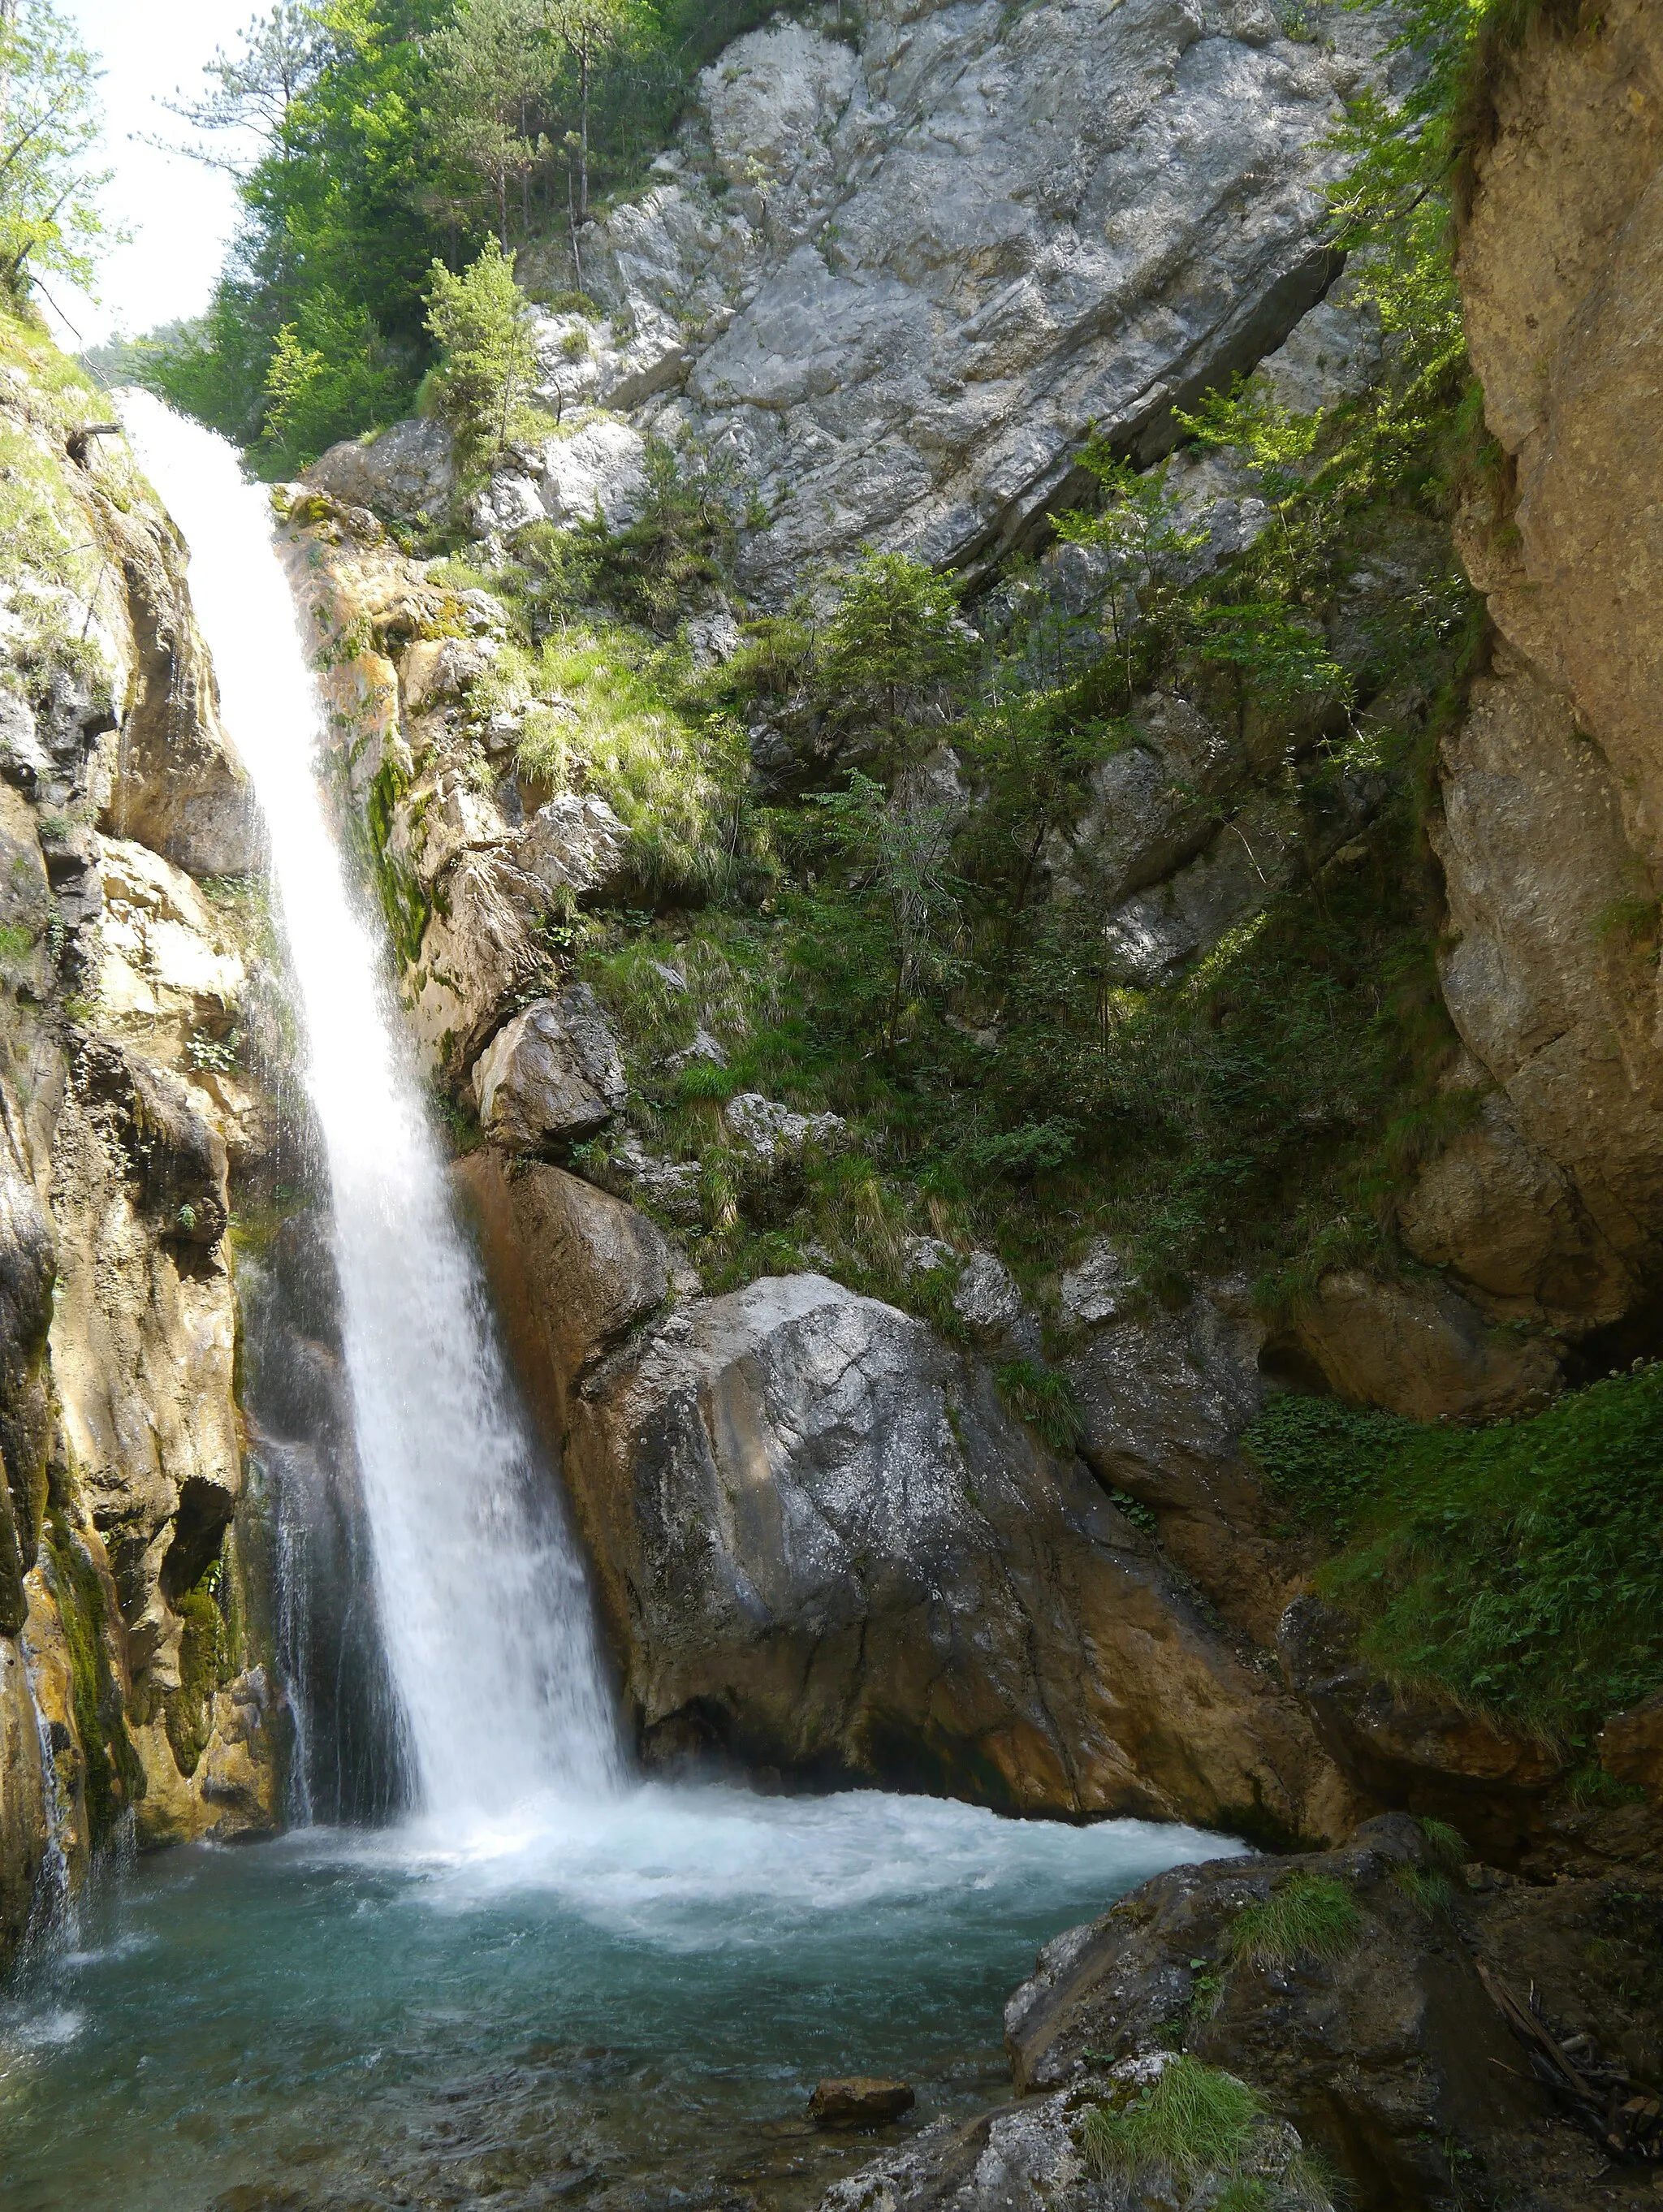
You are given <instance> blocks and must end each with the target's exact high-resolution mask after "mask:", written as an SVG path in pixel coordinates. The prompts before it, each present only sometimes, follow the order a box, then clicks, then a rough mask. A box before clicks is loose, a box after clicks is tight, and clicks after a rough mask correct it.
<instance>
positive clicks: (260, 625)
mask: <svg viewBox="0 0 1663 2212" xmlns="http://www.w3.org/2000/svg"><path fill="white" fill-rule="evenodd" d="M119 404H120V407H121V412H122V415H123V418H124V422H125V423H126V426H127V430H128V434H129V436H130V440H131V442H132V444H133V447H134V449H135V451H136V453H137V455H138V457H139V459H140V462H141V464H142V465H143V467H144V469H145V471H146V472H147V474H148V475H149V477H150V479H151V481H152V482H153V483H155V486H156V489H158V491H159V492H160V493H161V495H162V497H163V499H164V500H165V501H167V506H168V507H169V508H170V510H171V511H172V513H173V517H174V519H175V520H176V521H177V522H178V523H179V526H180V528H181V529H182V530H183V532H185V539H186V542H187V544H189V546H190V549H191V570H190V576H191V596H192V599H193V600H194V602H195V605H196V611H197V621H198V623H199V624H200V626H201V628H202V630H203V635H204V636H205V637H206V639H207V641H208V644H209V649H210V651H211V652H212V654H213V659H214V665H215V671H216V673H217V676H218V679H219V687H220V695H221V703H222V712H223V716H224V720H225V724H226V726H227V728H228V731H229V732H230V733H231V736H232V738H234V742H235V744H236V745H237V748H238V750H239V751H240V754H241V756H242V758H243V760H244V762H245V763H246V766H247V768H248V771H249V774H250V775H251V776H252V779H253V783H254V787H255V791H256V793H257V795H258V799H259V802H260V806H261V809H262V811H263V813H264V819H265V823H266V827H267V830H268V834H269V836H270V852H271V875H272V882H273V886H274V890H275V893H276V902H277V906H278V911H279V921H280V924H281V927H282V933H283V935H284V938H285V939H286V942H287V945H288V954H289V959H290V963H291V971H292V974H293V977H294V986H295V989H296V992H297V994H298V999H299V1011H300V1017H301V1022H302V1025H303V1030H304V1038H303V1044H302V1051H303V1054H304V1062H305V1065H304V1069H303V1073H304V1079H305V1081H306V1085H307V1091H308V1092H309V1095H310V1097H311V1099H312V1103H313V1108H314V1110H315V1112H316V1115H317V1120H318V1124H319V1129H320V1130H321V1133H322V1137H323V1142H324V1149H325V1158H326V1163H327V1167H328V1176H329V1185H330V1192H331V1201H332V1206H333V1235H334V1243H335V1258H336V1264H337V1271H338V1273H339V1278H340V1284H341V1295H342V1306H343V1332H342V1333H343V1346H344V1351H345V1357H346V1365H347V1371H348V1376H349V1383H350V1386H351V1394H352V1401H353V1419H354V1425H355V1433H356V1440H357V1446H358V1453H359V1458H360V1462H361V1479H362V1484H363V1492H364V1503H365V1510H366V1513H367V1520H368V1525H369V1531H370V1549H371V1553H372V1558H373V1576H374V1581H375V1585H376V1596H377V1600H378V1605H379V1615H380V1621H381V1627H382V1634H383V1638H384V1641H385V1647H386V1654H387V1660H388V1665H389V1668H390V1670H391V1677H392V1680H393V1684H394V1686H395V1689H396V1692H397V1696H398V1704H399V1707H400V1714H401V1723H402V1728H403V1731H404V1737H405V1743H404V1750H405V1753H406V1754H407V1758H408V1761H409V1764H410V1768H411V1771H412V1773H413V1775H414V1778H415V1781H416V1789H417V1792H418V1795H419V1798H420V1801H421V1805H422V1809H423V1810H424V1811H425V1812H427V1813H428V1814H430V1815H433V1816H435V1817H437V1818H439V1819H440V1820H445V1821H447V1822H449V1821H461V1822H464V1823H465V1822H468V1821H470V1820H476V1819H478V1818H481V1817H483V1818H486V1819H489V1818H490V1817H491V1816H493V1815H501V1814H504V1813H506V1812H507V1811H508V1810H509V1809H510V1808H512V1807H513V1806H515V1805H517V1804H519V1803H521V1802H525V1801H526V1800H527V1799H530V1798H532V1797H534V1796H542V1795H546V1794H548V1793H549V1792H555V1793H559V1794H560V1795H562V1796H568V1797H570V1796H588V1795H592V1794H593V1793H595V1792H597V1791H599V1790H606V1789H608V1788H610V1786H611V1785H613V1784H615V1783H616V1780H617V1778H618V1753H617V1748H616V1737H615V1734H614V1729H613V1726H612V1722H611V1718H610V1712H609V1709H608V1700H607V1697H606V1692H605V1688H604V1682H603V1679H602V1674H601V1670H600V1667H599V1663H598V1656H597V1650H596V1644H595V1638H594V1632H593V1626H592V1620H591V1616H590V1610H589V1603H588V1594H587V1590H586V1584H585V1581H584V1577H583V1571H582V1568H581V1565H580V1560H579V1558H578V1555H577V1553H576V1550H575V1547H574V1544H573V1541H572V1539H571V1536H570V1534H569V1533H568V1531H567V1528H566V1525H565V1522H564V1519H563V1516H562V1514H561V1507H560V1504H559V1502H558V1499H557V1497H556V1493H555V1488H554V1486H553V1484H552V1482H551V1481H550V1480H549V1474H548V1471H547V1469H546V1468H543V1467H542V1466H541V1465H540V1464H539V1463H538V1459H537V1453H536V1450H535V1449H534V1447H533V1445H532V1443H531V1438H530V1434H529V1431H528V1430H527V1427H526V1425H525V1419H524V1416H523V1414H522V1413H521V1412H520V1410H519V1406H518V1404H517V1402H516V1400H515V1396H514V1393H513V1388H512V1385H511V1383H510V1382H509V1379H508V1376H507V1371H506V1369H505V1365H504V1362H503V1356H502V1352H501V1347H500V1346H499V1343H498V1340H497V1335H496V1329H495V1321H494V1319H493V1316H492V1314H491V1310H490V1307H489V1301H488V1299H487V1297H486V1293H485V1287H484V1284H483V1279H482V1278H481V1275H480V1272H479V1268H478V1266H477V1263H476V1260H475V1258H474V1256H473V1254H472V1252H471V1250H470V1248H469V1246H468V1244H467V1243H466V1241H465V1239H464V1237H463V1236H462V1234H461V1232H460V1231H459V1229H458V1225H457V1222H456V1219H455V1217H454V1214H453V1212H452V1205H451V1197H450V1191H449V1187H448V1182H447V1178H446V1170H445V1166H444V1164H443V1161H442V1158H441V1157H440V1151H439V1148H438V1146H437V1144H436V1143H435V1141H434V1135H433V1133H432V1131H431V1129H430V1127H429V1125H428V1120H427V1116H426V1114H425V1112H424V1110H423V1108H422V1102H421V1094H420V1091H419V1087H418V1085H417V1082H416V1073H415V1070H414V1068H413V1066H411V1065H410V1061H409V1059H408V1056H407V1054H406V1051H405V1049H404V1040H403V1036H402V1031H401V1030H400V1027H399V1023H398V1015H397V1012H396V1011H395V1009H394V1007H393V1006H392V1003H391V991H390V987H389V986H388V983H387V981H386V980H385V965H386V963H385V958H384V955H383V940H382V934H381V929H380V922H379V915H377V916H375V917H374V918H373V920H372V919H371V918H370V917H369V915H368V913H367V908H366V907H365V906H364V904H363V903H362V902H361V901H360V899H359V898H358V896H356V895H355V890H354V889H353V888H352V887H351V886H350V885H349V881H348V871H347V869H346V868H345V866H343V856H342V854H341V853H340V851H339V849H338V847H337V842H336V839H335V838H334V836H332V835H331V827H330V821H329V817H328V814H327V812H326V810H325V803H324V799H323V796H322V793H321V791H320V788H319V767H320V765H321V757H322V755H323V753H324V751H325V745H326V737H325V723H324V717H323V710H322V706H321V702H320V700H319V695H318V691H317V687H316V685H315V684H314V683H313V678H312V673H311V670H310V668H309V666H308V665H307V657H306V653H305V649H304V647H303V645H302V642H301V639H300V629H299V625H298V623H297V620H296V616H295V611H294V605H293V602H292V600H291V598H290V595H289V590H288V583H287V580H286V579H285V577H284V575H283V573H282V568H281V567H280V566H279V563H278V561H277V557H276V550H275V549H274V547H273V544H272V537H271V533H272V521H271V515H270V505H269V501H268V498H267V495H266V494H265V492H264V490H263V489H261V488H260V487H258V486H257V485H253V484H250V483H246V482H245V480H244V478H243V476H242V473H241V471H240V466H239V465H238V460H237V457H236V455H235V453H234V452H233V450H232V448H231V447H229V446H228V445H227V444H226V443H225V442H224V441H223V440H222V439H220V438H217V437H215V435H213V434H212V433H211V432H209V431H208V430H204V429H203V428H201V427H200V426H198V425H197V424H195V423H191V422H185V421H183V420H181V419H180V418H179V416H175V415H173V414H171V413H170V412H169V411H168V410H167V409H166V408H164V407H163V406H162V405H161V403H160V402H159V401H157V400H155V399H154V398H151V397H150V396H149V395H148V394H146V393H143V392H128V393H124V394H123V395H121V398H120V403H119Z"/></svg>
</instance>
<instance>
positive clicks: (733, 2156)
mask: <svg viewBox="0 0 1663 2212" xmlns="http://www.w3.org/2000/svg"><path fill="white" fill-rule="evenodd" d="M1207 1848H1208V1847H1207V1844H1206V1842H1205V1839H1204V1838H1201V1837H1199V1836H1198V1835H1196V1834H1194V1833H1193V1832H1189V1831H1186V1830H1183V1829H1171V1828H1160V1827H1155V1826H1144V1825H1142V1824H1138V1823H1132V1822H1114V1823H1110V1824H1106V1825H1104V1826H1098V1827H1092V1828H1066V1827H1062V1826H1053V1825H1049V1824H1041V1823H1037V1822H1028V1821H1012V1820H999V1819H998V1818H996V1817H995V1816H994V1815H993V1814H990V1813H984V1812H980V1811H976V1810H974V1809H973V1808H968V1807H965V1806H960V1805H953V1804H947V1803H941V1802H934V1801H932V1800H929V1799H922V1798H902V1797H894V1796H881V1795H878V1794H877V1793H871V1794H867V1793H859V1794H851V1795H847V1796H837V1797H831V1798H825V1799H819V1800H815V1799H804V1798H789V1799H765V1798H753V1797H749V1796H744V1795H743V1794H741V1793H739V1792H737V1791H725V1790H669V1789H665V1788H662V1787H647V1788H644V1789H639V1790H634V1791H630V1792H628V1793H626V1794H625V1795H624V1796H622V1797H621V1798H620V1799H619V1800H617V1801H616V1802H613V1803H611V1804H610V1805H604V1806H600V1805H597V1806H591V1807H587V1808H580V1809H576V1810H573V1809H561V1808H557V1807H550V1808H544V1812H543V1817H542V1819H541V1820H538V1819H537V1816H536V1815H535V1814H533V1815H532V1816H531V1818H530V1819H529V1820H527V1822H526V1823H525V1829H524V1832H521V1833H519V1834H518V1835H515V1834H513V1833H510V1832H507V1831H499V1832H495V1833H494V1834H486V1835H482V1836H480V1837H478V1838H475V1839H474V1840H473V1841H472V1842H471V1843H467V1842H458V1841H456V1840H454V1839H451V1840H448V1841H444V1842H440V1843H434V1842H432V1841H429V1840H428V1838H424V1836H423V1834H422V1831H421V1829H420V1828H419V1826H418V1827H414V1828H410V1829H404V1830H393V1831H380V1832H375V1831H361V1832H355V1833H354V1832H343V1831H340V1830H335V1831H326V1830H309V1831H301V1832H297V1833H295V1834H293V1835H290V1836H288V1837H287V1838H284V1839H283V1840H282V1841H281V1842H279V1843H276V1844H258V1845H254V1846H246V1847H243V1848H240V1849H231V1850H224V1849H222V1850H214V1849H207V1848H199V1849H193V1850H178V1851H172V1852H167V1853H163V1854H161V1855H160V1856H159V1857H155V1858H152V1859H146V1860H142V1861H141V1862H140V1863H139V1864H138V1867H137V1869H136V1870H135V1871H134V1872H133V1873H131V1874H130V1875H128V1876H127V1877H126V1878H124V1880H123V1881H121V1882H120V1883H119V1884H118V1885H112V1887H111V1888H110V1889H109V1890H108V1891H107V1892H106V1894H105V1896H104V1898H103V1899H102V1902H101V1904H100V1906H99V1907H98V1909H96V1910H95V1911H94V1912H93V1913H92V1914H91V1915H90V1916H89V1917H88V1922H87V1924H86V1925H85V1926H84V1927H83V1929H82V1930H81V1932H80V1934H79V1936H78V1939H77V1945H76V1948H75V1949H74V1950H73V1951H71V1952H70V1954H68V1955H67V1956H65V1957H63V1958H62V1959H60V1960H58V1961H57V1962H56V1963H55V1964H53V1965H52V1966H50V1967H48V1968H46V1969H45V1970H43V1971H42V1972H40V1973H39V1977H38V1978H36V1979H35V1980H34V1981H33V1984H30V1983H28V1982H27V1981H26V1983H25V1984H24V1986H23V1987H22V1988H21V1989H20V1990H19V1991H18V1992H17V1993H16V1995H15V1996H14V1997H13V1999H12V2000H11V2002H9V2004H7V2005H6V2006H5V2007H4V2008H3V2010H0V2106H3V2110H4V2112H5V2113H6V2115H7V2131H6V2136H5V2140H4V2145H3V2149H0V2203H3V2204H4V2205H5V2206H6V2208H7V2212H70V2208H72V2207H73V2208H76V2212H79V2208H82V2207H85V2206H87V2205H90V2204H106V2205H112V2206H113V2205H119V2206H120V2207H121V2208H122V2212H206V2208H210V2207H211V2208H214V2212H299V2208H302V2207H304V2208H306V2212H323V2208H329V2212H348V2208H351V2209H352V2212H367V2208H369V2207H372V2206H373V2207H375V2208H377V2212H381V2208H384V2207H388V2208H390V2207H393V2206H422V2207H430V2206H431V2207H440V2206H443V2207H452V2206H474V2205H480V2206H484V2205H489V2206H491V2207H492V2208H495V2212H522V2208H530V2207H533V2206H537V2207H543V2206H554V2205H558V2204H563V2203H574V2204H582V2205H584V2206H585V2207H586V2208H590V2212H599V2208H605V2212H615V2209H616V2212H623V2208H625V2207H628V2208H630V2212H644V2208H648V2207H654V2206H662V2207H665V2208H666V2212H668V2208H670V2207H671V2206H677V2207H683V2208H690V2207H704V2206H709V2207H717V2206H724V2207H734V2208H737V2207H741V2206H746V2207H749V2206H752V2205H755V2206H756V2207H758V2208H764V2207H765V2208H768V2212H775V2209H776V2208H777V2212H787V2208H791V2212H796V2208H798V2207H806V2206H811V2205H813V2204H814V2203H816V2202H817V2199H818V2196H819V2193H820V2191H822V2190H823V2189H824V2188H825V2187H826V2186H827V2185H828V2184H829V2183H830V2182H831V2181H832V2180H834V2179H835V2178H836V2177H837V2175H838V2174H839V2173H840V2172H848V2171H851V2170H852V2169H853V2167H854V2166H858V2165H859V2164H860V2163H862V2162H863V2161H864V2160H866V2159H868V2158H870V2157H871V2156H872V2155H873V2154H874V2152H875V2150H876V2149H877V2148H878V2147H879V2142H880V2141H881V2140H886V2139H887V2140H894V2139H895V2136H896V2134H897V2132H898V2131H896V2130H889V2131H886V2136H885V2137H884V2138H881V2139H874V2138H873V2137H871V2136H855V2137H848V2136H842V2137H838V2136H823V2135H816V2133H814V2132H813V2131H812V2130H810V2128H809V2127H808V2125H807V2124H806V2123H805V2121H804V2104H805V2101H806V2100H807V2098H808V2095H809V2093H810V2089H811V2088H812V2087H813V2086H814V2083H815V2081H816V2079H817V2078H819V2077H820V2076H821V2075H827V2074H841V2073H879V2074H897V2075H904V2076H905V2077H906V2078H907V2079H908V2080H910V2081H913V2083H914V2085H915V2086H916V2087H917V2090H918V2094H919V2104H918V2110H917V2112H915V2113H914V2114H913V2115H912V2116H911V2119H910V2120H909V2122H908V2123H907V2130H908V2131H910V2129H911V2127H912V2126H913V2125H914V2124H922V2123H924V2122H926V2121H928V2120H930V2119H932V2118H937V2117H938V2116H940V2115H941V2114H943V2113H963V2114H968V2113H969V2112H973V2111H974V2110H976V2109H978V2108H979V2107H980V2106H985V2105H987V2104H989V2103H992V2102H994V2101H996V2100H998V2099H999V2098H1000V2097H1001V2096H1002V2095H1004V2094H1008V2093H1009V2076H1008V2074H1007V2072H1006V2069H1005V2067H1004V2063H1003V2058H1002V2055H1001V2049H1000V2044H1001V2036H1002V2024H1001V2010H1002V2008H1003V2005H1004V1998H1005V1996H1006V1995H1007V1994H1008V1993H1009V1991H1010V1990H1011V1989H1012V1988H1013V1987H1014V1986H1015V1984H1017V1982H1018V1981H1019V1980H1020V1979H1021V1978H1022V1977H1023V1975H1024V1974H1025V1973H1026V1972H1029V1969H1030V1967H1031V1966H1032V1962H1033V1956H1034V1952H1035V1948H1036V1947H1037V1946H1038V1945H1039V1944H1040V1943H1041V1942H1045V1941H1046V1940H1047V1939H1048V1938H1049V1937H1050V1936H1053V1935H1054V1934H1056V1933H1057V1931H1058V1930H1059V1929H1061V1928H1063V1927H1065V1926H1066V1925H1068V1924H1069V1923H1070V1922H1071V1921H1077V1920H1079V1919H1081V1918H1083V1917H1087V1916H1088V1915H1093V1914H1096V1913H1098V1912H1101V1911H1103V1910H1104V1909H1105V1907H1106V1906H1107V1905H1108V1904H1109V1902H1110V1901H1111V1900H1112V1899H1114V1897H1115V1896H1117V1895H1118V1894H1119V1893H1121V1892H1122V1891H1124V1890H1125V1889H1126V1888H1129V1887H1132V1885H1133V1884H1134V1883H1136V1882H1138V1881H1142V1880H1143V1879H1144V1877H1145V1876H1146V1875H1150V1874H1152V1873H1154V1872H1156V1870H1157V1869H1161V1868H1162V1867H1165V1866H1168V1865H1170V1864H1171V1863H1173V1862H1174V1860H1177V1859H1181V1858H1185V1857H1198V1856H1202V1855H1204V1854H1205V1851H1206V1850H1207ZM1215 1848H1216V1847H1215ZM1225 1848H1229V1847H1228V1846H1226V1847H1225Z"/></svg>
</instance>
